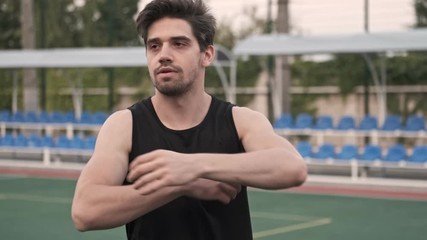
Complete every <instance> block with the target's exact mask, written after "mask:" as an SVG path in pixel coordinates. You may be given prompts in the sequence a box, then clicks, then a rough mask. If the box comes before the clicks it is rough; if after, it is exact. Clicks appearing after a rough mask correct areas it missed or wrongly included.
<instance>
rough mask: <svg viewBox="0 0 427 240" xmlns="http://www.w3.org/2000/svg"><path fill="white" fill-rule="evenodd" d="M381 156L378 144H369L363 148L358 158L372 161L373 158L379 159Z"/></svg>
mask: <svg viewBox="0 0 427 240" xmlns="http://www.w3.org/2000/svg"><path fill="white" fill-rule="evenodd" d="M381 156H382V151H381V148H380V147H379V146H378V145H372V144H369V145H366V146H365V147H364V148H363V152H362V153H361V154H360V156H359V159H360V160H367V161H373V160H380V159H381Z"/></svg>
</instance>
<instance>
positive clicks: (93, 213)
mask: <svg viewBox="0 0 427 240" xmlns="http://www.w3.org/2000/svg"><path fill="white" fill-rule="evenodd" d="M179 189H180V187H164V188H162V189H159V190H158V191H156V192H154V193H152V194H149V195H141V194H139V193H138V192H137V190H135V189H134V188H133V187H132V185H128V186H101V185H89V184H88V185H86V186H84V187H82V188H81V190H80V191H78V192H76V196H75V198H74V202H73V207H72V218H73V222H74V225H75V226H76V228H77V229H78V230H79V231H88V230H96V229H107V228H113V227H118V226H121V225H123V224H126V223H128V222H130V221H132V220H134V219H135V218H137V217H139V216H142V215H144V214H146V213H148V212H150V211H152V210H154V209H156V208H158V207H160V206H162V205H164V204H166V203H168V202H170V201H172V200H174V199H175V198H177V197H179V196H180V194H181V193H180V191H179Z"/></svg>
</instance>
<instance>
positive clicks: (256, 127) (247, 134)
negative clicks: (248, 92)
mask: <svg viewBox="0 0 427 240" xmlns="http://www.w3.org/2000/svg"><path fill="white" fill-rule="evenodd" d="M233 116H234V120H235V123H236V128H237V131H238V133H239V137H240V139H241V141H242V144H243V146H244V148H245V150H246V151H247V152H251V151H257V150H263V149H270V148H281V147H285V148H288V147H291V148H293V146H292V145H291V144H290V143H289V142H288V141H287V140H286V139H285V138H283V137H281V136H279V135H277V134H276V133H275V132H274V129H273V127H272V125H271V123H270V122H269V121H268V119H267V118H266V117H265V116H264V115H262V114H261V113H258V112H255V111H252V110H249V109H245V108H236V109H235V111H233Z"/></svg>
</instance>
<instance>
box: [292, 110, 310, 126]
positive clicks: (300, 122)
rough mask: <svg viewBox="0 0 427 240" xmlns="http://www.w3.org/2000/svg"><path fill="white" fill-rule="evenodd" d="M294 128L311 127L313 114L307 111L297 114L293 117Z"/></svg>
mask: <svg viewBox="0 0 427 240" xmlns="http://www.w3.org/2000/svg"><path fill="white" fill-rule="evenodd" d="M294 128H296V129H307V128H313V116H311V115H310V114H307V113H300V114H298V115H297V117H296V119H295V126H294Z"/></svg>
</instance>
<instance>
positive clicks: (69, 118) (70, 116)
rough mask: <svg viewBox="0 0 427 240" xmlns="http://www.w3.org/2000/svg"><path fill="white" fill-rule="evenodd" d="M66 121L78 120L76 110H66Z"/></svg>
mask: <svg viewBox="0 0 427 240" xmlns="http://www.w3.org/2000/svg"><path fill="white" fill-rule="evenodd" d="M64 122H66V123H74V122H76V117H75V115H74V112H70V111H69V112H65V113H64Z"/></svg>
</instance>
